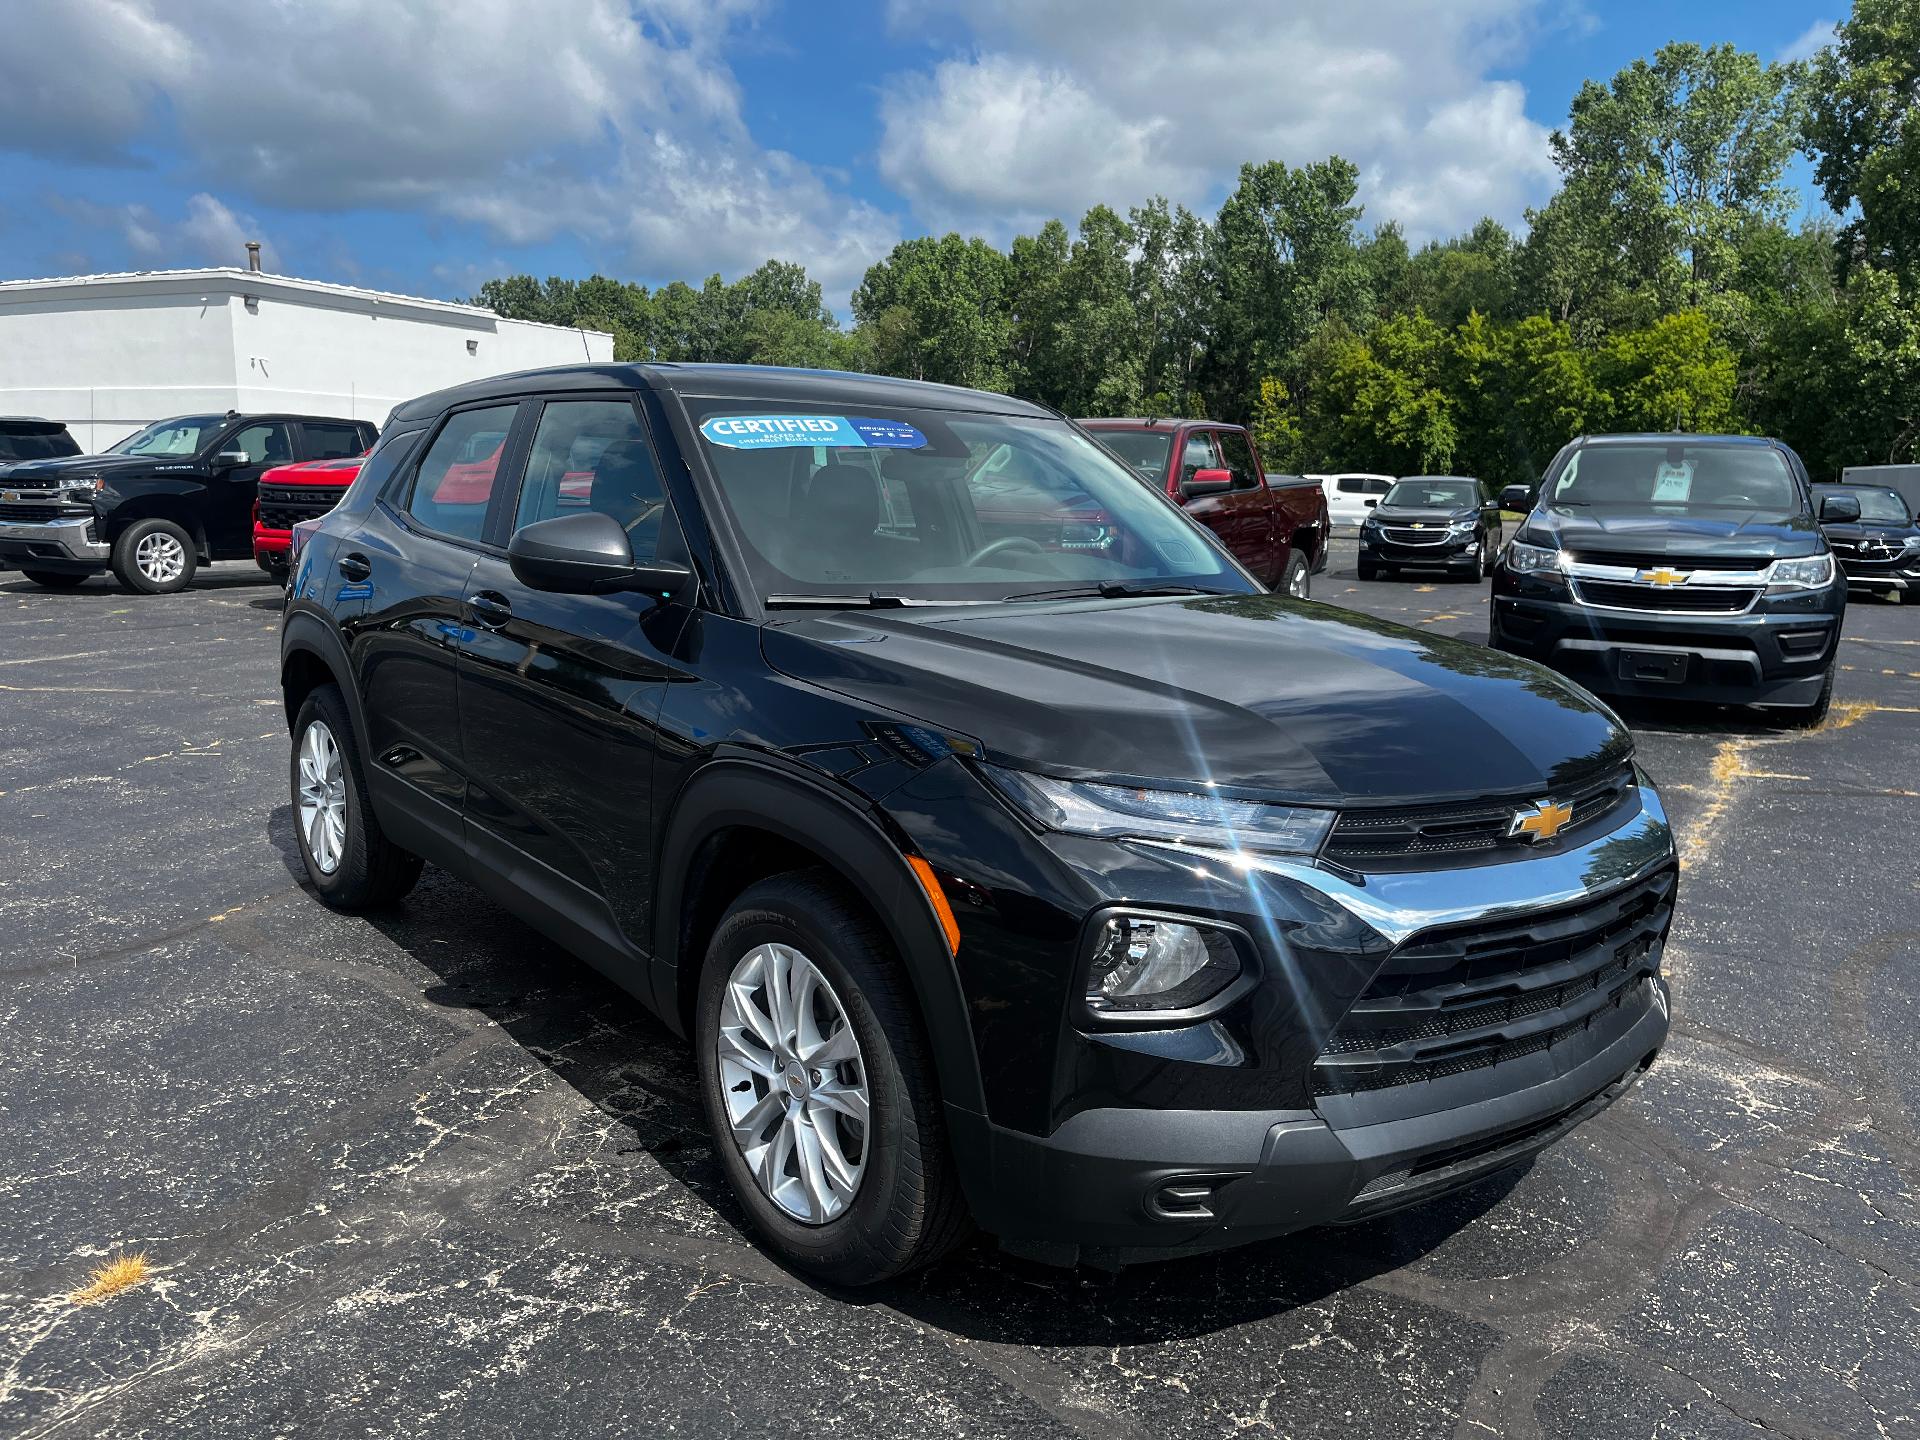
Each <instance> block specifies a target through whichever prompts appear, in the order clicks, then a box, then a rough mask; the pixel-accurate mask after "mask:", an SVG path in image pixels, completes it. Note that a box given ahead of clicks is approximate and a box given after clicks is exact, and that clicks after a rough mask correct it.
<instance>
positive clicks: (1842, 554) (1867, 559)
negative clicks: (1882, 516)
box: [1833, 540, 1920, 575]
mask: <svg viewBox="0 0 1920 1440" xmlns="http://www.w3.org/2000/svg"><path fill="white" fill-rule="evenodd" d="M1833 548H1834V552H1835V554H1836V555H1837V557H1838V558H1839V561H1840V567H1841V568H1842V569H1843V570H1845V571H1846V572H1847V573H1848V574H1849V575H1860V574H1872V573H1873V572H1875V571H1885V570H1898V569H1901V568H1903V567H1904V566H1910V565H1914V564H1920V555H1908V554H1906V553H1905V551H1903V550H1902V549H1901V547H1900V546H1898V545H1896V546H1894V547H1893V548H1892V549H1891V550H1882V549H1881V548H1880V547H1879V546H1877V545H1876V546H1875V547H1874V548H1873V549H1871V550H1865V551H1862V550H1857V549H1853V548H1850V547H1849V546H1847V545H1845V544H1843V543H1842V542H1840V541H1837V540H1836V541H1835V542H1834V545H1833Z"/></svg>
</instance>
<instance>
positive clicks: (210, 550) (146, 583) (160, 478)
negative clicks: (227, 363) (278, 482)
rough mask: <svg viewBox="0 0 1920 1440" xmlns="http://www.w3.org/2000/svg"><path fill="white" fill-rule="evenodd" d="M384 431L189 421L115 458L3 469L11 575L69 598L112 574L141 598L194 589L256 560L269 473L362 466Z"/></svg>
mask: <svg viewBox="0 0 1920 1440" xmlns="http://www.w3.org/2000/svg"><path fill="white" fill-rule="evenodd" d="M378 434H379V432H378V430H377V429H376V428H375V427H374V426H373V425H372V424H371V423H370V422H368V421H365V420H339V419H333V418H330V417H328V416H323V415H241V414H239V413H237V412H235V411H231V410H229V411H228V412H227V413H226V414H224V415H181V416H176V417H175V418H173V419H170V420H156V421H155V422H154V423H153V424H151V425H149V426H147V427H146V428H145V429H143V430H138V431H136V432H134V433H133V434H132V435H129V436H128V437H127V438H126V439H124V440H122V441H120V443H119V444H117V445H115V446H113V447H112V449H110V450H108V451H107V453H106V454H104V455H71V456H67V457H64V458H59V459H47V460H29V461H23V462H22V463H20V464H16V465H0V566H8V565H11V566H16V567H18V568H19V570H20V572H21V573H22V574H24V575H25V576H26V577H27V578H28V579H29V580H31V581H33V582H34V583H35V584H38V585H44V586H46V587H47V588H48V589H52V590H64V589H69V588H71V587H72V586H75V585H78V584H80V583H81V582H82V581H84V580H85V579H86V578H87V576H89V575H92V574H97V573H99V572H100V571H103V570H108V569H111V570H112V571H113V573H114V574H115V575H116V576H118V577H119V580H120V583H121V584H122V585H124V586H126V588H127V589H129V590H132V591H134V592H136V593H138V594H145V595H158V594H164V593H166V592H168V591H173V590H180V589H184V588H185V587H186V586H187V585H188V583H190V582H191V581H192V579H193V573H194V570H195V569H196V568H197V567H198V566H200V565H201V564H204V563H206V562H208V561H213V560H246V559H251V558H252V555H253V502H254V491H255V488H256V486H257V484H258V482H259V479H260V474H261V472H262V471H263V470H266V469H267V468H269V467H270V466H274V465H285V464H287V463H288V462H290V461H294V460H324V459H328V458H331V457H333V456H337V455H358V454H360V453H361V452H362V451H364V450H365V449H366V448H367V447H368V446H370V445H371V444H373V442H374V440H375V439H376V438H377V437H378Z"/></svg>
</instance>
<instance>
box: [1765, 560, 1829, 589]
mask: <svg viewBox="0 0 1920 1440" xmlns="http://www.w3.org/2000/svg"><path fill="white" fill-rule="evenodd" d="M1832 583H1833V556H1831V555H1809V556H1807V557H1806V558H1805V559H1802V560H1776V561H1774V562H1773V564H1771V565H1769V566H1768V567H1767V588H1768V589H1769V590H1819V589H1822V588H1824V587H1825V586H1828V585H1831V584H1832Z"/></svg>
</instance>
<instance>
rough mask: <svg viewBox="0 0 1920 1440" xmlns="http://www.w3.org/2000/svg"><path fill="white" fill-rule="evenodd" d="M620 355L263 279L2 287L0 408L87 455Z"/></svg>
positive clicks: (363, 295) (381, 419)
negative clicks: (149, 429) (139, 436)
mask: <svg viewBox="0 0 1920 1440" xmlns="http://www.w3.org/2000/svg"><path fill="white" fill-rule="evenodd" d="M612 358H613V337H612V336H611V335H608V334H606V333H604V332H603V331H599V330H574V329H569V328H567V327H566V326H562V325H536V324H533V323H532V322H530V321H525V320H503V319H501V318H500V317H499V316H498V315H495V314H494V313H493V312H492V311H491V310H482V309H478V308H476V307H474V306H471V305H455V304H452V303H449V302H447V301H444V300H420V299H416V298H414V297H412V296H408V295H386V294H382V293H381V292H379V291H377V290H359V289H355V288H354V287H352V286H349V285H328V284H324V283H322V282H320V281H317V280H296V279H293V278H292V277H290V276H286V275H267V274H262V273H261V272H259V271H257V270H243V269H213V270H151V271H141V272H139V273H136V274H130V275H80V276H75V277H72V278H69V279H64V280H8V281H0V414H8V415H43V416H45V417H47V418H48V419H51V420H60V421H63V422H65V424H66V425H67V428H68V429H70V430H71V431H72V432H73V438H74V439H75V440H77V441H79V442H80V448H81V449H82V450H83V451H85V452H87V453H93V452H96V451H99V450H102V449H105V448H106V447H107V446H108V445H111V444H112V443H113V442H114V441H116V440H118V439H120V438H121V437H122V436H123V435H128V434H131V433H132V432H133V431H135V430H137V429H139V428H140V427H141V426H142V425H145V424H147V423H148V422H150V421H153V420H158V419H162V418H164V417H165V416H168V415H190V414H206V413H208V412H222V411H227V410H241V411H272V410H277V411H288V412H292V413H295V414H302V415H337V416H340V417H342V418H345V419H352V420H359V419H366V420H371V421H373V422H374V423H375V424H376V425H378V424H384V423H385V421H386V418H387V412H388V411H390V410H391V409H392V408H393V407H394V406H395V405H397V404H399V403H400V402H401V401H403V400H410V399H412V398H413V397H414V396H416V395H424V394H426V393H428V392H429V391H433V390H439V389H441V388H443V387H445V386H448V385H456V384H459V383H460V382H462V381H465V380H475V379H480V378H482V377H484V376H488V375H500V374H504V373H506V372H508V371H511V370H528V369H533V368H536V367H538V366H542V365H567V364H578V363H580V362H583V361H609V360H611V359H612Z"/></svg>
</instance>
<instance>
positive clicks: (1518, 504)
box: [1500, 485, 1533, 515]
mask: <svg viewBox="0 0 1920 1440" xmlns="http://www.w3.org/2000/svg"><path fill="white" fill-rule="evenodd" d="M1500 508H1501V509H1502V510H1514V511H1518V512H1519V513H1520V514H1522V515H1524V514H1526V513H1527V511H1529V510H1531V509H1533V491H1532V490H1531V489H1529V488H1528V487H1527V486H1525V485H1509V486H1507V488H1506V489H1504V490H1502V491H1501V492H1500Z"/></svg>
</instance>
